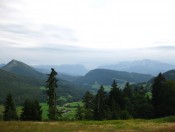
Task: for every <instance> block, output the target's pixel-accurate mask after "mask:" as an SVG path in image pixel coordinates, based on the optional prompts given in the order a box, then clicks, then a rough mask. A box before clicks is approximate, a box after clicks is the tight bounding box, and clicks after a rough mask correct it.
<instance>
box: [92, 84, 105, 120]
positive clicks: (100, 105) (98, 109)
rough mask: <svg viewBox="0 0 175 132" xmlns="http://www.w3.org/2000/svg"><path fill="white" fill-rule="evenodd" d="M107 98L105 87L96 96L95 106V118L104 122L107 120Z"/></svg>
mask: <svg viewBox="0 0 175 132" xmlns="http://www.w3.org/2000/svg"><path fill="white" fill-rule="evenodd" d="M106 100H107V96H106V93H105V91H104V88H103V86H101V87H100V89H99V90H98V92H97V95H96V96H95V101H94V103H95V106H94V118H95V119H96V120H103V119H106V118H107V116H106V115H107V114H108V111H107V108H108V107H107V103H106V102H107V101H106Z"/></svg>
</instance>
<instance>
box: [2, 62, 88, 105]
mask: <svg viewBox="0 0 175 132" xmlns="http://www.w3.org/2000/svg"><path fill="white" fill-rule="evenodd" d="M46 80H47V75H46V74H42V73H40V72H38V71H35V70H34V69H33V68H32V67H30V66H29V65H27V64H25V63H23V62H19V61H16V60H12V61H11V62H9V63H8V64H7V65H5V66H4V67H3V68H2V69H0V103H3V102H4V99H5V96H6V95H7V94H8V93H11V94H12V95H13V96H14V99H15V101H16V102H17V103H21V102H23V100H24V99H25V98H38V99H39V100H40V101H44V100H46V96H45V94H44V93H45V91H44V86H45V85H46ZM58 80H59V81H58V86H59V87H58V88H57V95H58V96H59V97H61V96H63V97H64V98H65V99H66V98H69V100H77V99H80V98H81V97H82V96H83V94H84V92H85V90H84V89H83V88H81V87H80V86H77V85H74V84H73V83H71V82H68V81H65V80H62V79H58Z"/></svg>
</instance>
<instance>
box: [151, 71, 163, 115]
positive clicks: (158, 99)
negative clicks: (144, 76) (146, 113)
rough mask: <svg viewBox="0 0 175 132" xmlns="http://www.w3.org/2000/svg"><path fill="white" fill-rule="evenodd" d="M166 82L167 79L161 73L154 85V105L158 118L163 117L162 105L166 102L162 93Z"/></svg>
mask: <svg viewBox="0 0 175 132" xmlns="http://www.w3.org/2000/svg"><path fill="white" fill-rule="evenodd" d="M165 82H166V79H165V77H164V76H163V75H162V74H161V73H160V74H159V75H158V76H157V77H156V78H155V79H154V82H153V84H152V104H153V107H154V114H155V116H156V117H161V116H162V115H161V112H160V111H161V108H160V104H161V103H162V102H163V101H164V100H165V99H163V98H162V96H161V93H162V91H163V89H164V88H165V86H164V84H165Z"/></svg>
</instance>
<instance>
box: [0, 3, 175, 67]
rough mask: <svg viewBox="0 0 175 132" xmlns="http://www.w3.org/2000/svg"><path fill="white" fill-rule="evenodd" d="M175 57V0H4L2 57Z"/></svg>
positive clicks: (60, 60)
mask: <svg viewBox="0 0 175 132" xmlns="http://www.w3.org/2000/svg"><path fill="white" fill-rule="evenodd" d="M13 58H15V59H18V60H20V61H24V62H26V63H29V64H73V63H75V64H76V63H81V64H84V65H87V66H91V67H93V66H97V65H103V64H109V63H110V64H112V63H118V62H120V61H125V60H138V59H154V60H161V61H163V62H170V63H174V64H175V62H173V61H174V60H175V59H174V58H175V0H0V63H6V62H8V61H10V60H11V59H13Z"/></svg>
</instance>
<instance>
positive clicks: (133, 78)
mask: <svg viewBox="0 0 175 132" xmlns="http://www.w3.org/2000/svg"><path fill="white" fill-rule="evenodd" d="M152 77H153V76H151V75H147V74H139V73H129V72H124V71H114V70H107V69H95V70H91V71H90V72H88V73H87V74H86V75H85V76H84V77H81V78H79V79H77V80H76V82H77V83H80V84H83V85H89V84H90V85H92V84H94V83H95V82H98V83H99V84H101V85H111V83H112V81H113V80H116V81H117V82H119V83H120V82H121V83H122V82H127V81H128V82H130V83H141V82H147V81H148V80H149V79H151V78H152Z"/></svg>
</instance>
